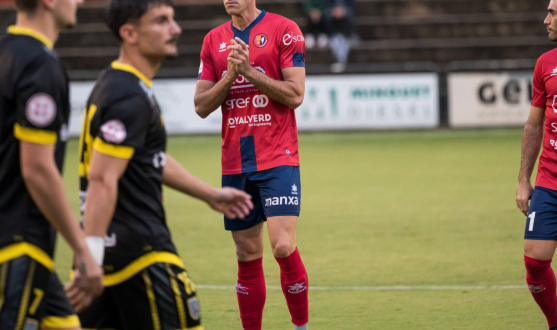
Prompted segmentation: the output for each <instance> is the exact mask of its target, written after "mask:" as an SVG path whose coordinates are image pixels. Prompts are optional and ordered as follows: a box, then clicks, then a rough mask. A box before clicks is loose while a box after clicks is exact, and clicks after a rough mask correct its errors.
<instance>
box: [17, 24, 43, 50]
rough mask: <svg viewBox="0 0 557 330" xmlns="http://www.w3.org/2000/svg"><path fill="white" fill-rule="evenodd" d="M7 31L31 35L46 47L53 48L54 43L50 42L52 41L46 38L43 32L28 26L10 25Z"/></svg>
mask: <svg viewBox="0 0 557 330" xmlns="http://www.w3.org/2000/svg"><path fill="white" fill-rule="evenodd" d="M8 33H9V34H15V35H23V36H28V37H32V38H35V39H37V40H39V41H40V42H42V43H43V44H45V45H46V47H48V49H52V48H54V44H53V43H52V41H51V40H50V39H48V38H47V37H46V36H45V35H44V34H42V33H40V32H37V31H35V30H33V29H30V28H25V27H21V26H15V25H12V26H10V27H8Z"/></svg>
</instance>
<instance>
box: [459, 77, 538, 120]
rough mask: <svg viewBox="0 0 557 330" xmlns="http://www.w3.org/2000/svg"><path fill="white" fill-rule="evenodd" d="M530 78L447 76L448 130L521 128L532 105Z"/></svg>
mask: <svg viewBox="0 0 557 330" xmlns="http://www.w3.org/2000/svg"><path fill="white" fill-rule="evenodd" d="M532 75H533V73H532V72H528V71H521V72H497V73H490V72H487V73H452V74H450V75H449V77H448V84H449V91H448V97H449V124H450V126H451V127H493V126H524V123H525V122H526V120H527V119H528V114H529V112H530V107H531V103H532Z"/></svg>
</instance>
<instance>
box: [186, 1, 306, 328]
mask: <svg viewBox="0 0 557 330" xmlns="http://www.w3.org/2000/svg"><path fill="white" fill-rule="evenodd" d="M223 1H224V6H225V8H226V11H227V13H228V14H229V15H231V16H232V21H231V22H227V23H225V24H223V25H221V26H219V27H217V28H215V29H213V30H212V31H211V32H209V34H207V36H206V37H205V40H204V42H203V48H202V50H201V67H200V73H199V80H198V82H197V88H196V92H195V106H196V107H195V110H196V112H197V114H198V115H199V116H201V117H202V118H206V117H207V116H208V115H209V114H211V113H212V112H213V111H215V110H216V109H217V108H218V107H219V106H220V107H221V109H222V114H223V121H222V138H223V142H222V175H223V177H222V185H223V186H224V187H226V186H231V187H236V188H238V189H242V190H244V191H246V192H247V193H249V194H250V195H251V196H252V197H253V202H254V205H255V209H254V211H253V212H252V213H251V214H250V215H249V217H247V218H246V219H245V220H244V221H232V220H231V219H229V218H228V217H225V219H224V223H225V229H226V230H230V231H232V237H233V239H234V242H235V244H236V254H237V258H238V268H239V270H238V284H237V286H236V292H237V297H238V304H239V307H240V317H241V319H242V325H243V327H244V329H249V330H259V329H261V323H262V317H263V307H264V305H265V298H266V291H265V290H266V289H265V278H264V275H263V263H262V257H263V222H264V221H265V220H266V221H267V228H268V231H269V237H270V241H271V246H272V250H273V254H274V256H275V258H276V260H277V262H278V264H279V266H280V270H281V286H282V290H283V293H284V296H285V297H286V303H287V305H288V309H289V311H290V314H291V316H292V323H294V329H307V327H308V325H307V323H308V277H307V272H306V269H305V267H304V264H303V263H302V259H301V258H300V254H299V253H298V249H297V245H296V224H297V221H298V216H299V214H300V202H301V186H300V168H299V164H300V163H299V160H298V135H297V129H296V117H295V114H294V109H296V108H297V107H298V106H300V105H301V104H302V102H303V99H304V90H305V61H304V47H305V46H304V37H303V35H302V32H301V31H300V28H299V27H298V26H297V25H296V23H294V22H293V21H291V20H288V19H286V18H285V17H282V16H279V15H275V14H272V13H267V12H265V11H262V10H259V9H257V7H256V4H255V0H223Z"/></svg>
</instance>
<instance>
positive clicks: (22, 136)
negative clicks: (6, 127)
mask: <svg viewBox="0 0 557 330" xmlns="http://www.w3.org/2000/svg"><path fill="white" fill-rule="evenodd" d="M14 136H15V137H16V138H17V139H18V140H20V141H26V142H32V143H39V144H55V143H56V141H57V140H58V135H57V134H56V132H52V131H44V130H40V129H36V128H29V127H23V126H21V125H19V124H18V123H15V124H14Z"/></svg>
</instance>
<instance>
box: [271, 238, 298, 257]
mask: <svg viewBox="0 0 557 330" xmlns="http://www.w3.org/2000/svg"><path fill="white" fill-rule="evenodd" d="M294 250H296V244H294V243H293V242H290V241H286V240H285V241H279V242H276V243H275V244H274V245H273V254H274V255H275V258H286V257H288V256H289V255H291V254H292V252H294Z"/></svg>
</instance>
